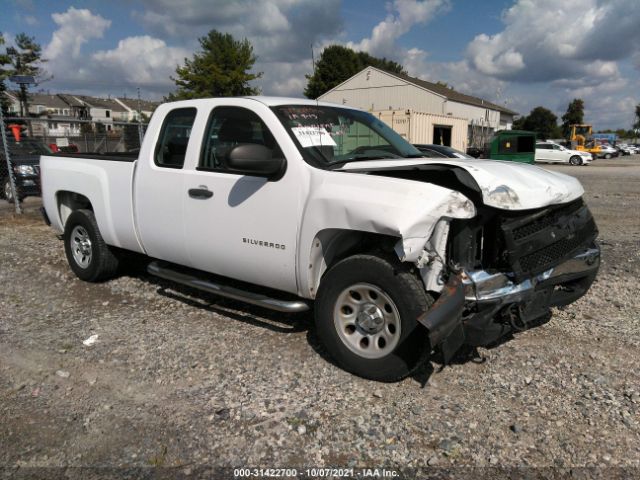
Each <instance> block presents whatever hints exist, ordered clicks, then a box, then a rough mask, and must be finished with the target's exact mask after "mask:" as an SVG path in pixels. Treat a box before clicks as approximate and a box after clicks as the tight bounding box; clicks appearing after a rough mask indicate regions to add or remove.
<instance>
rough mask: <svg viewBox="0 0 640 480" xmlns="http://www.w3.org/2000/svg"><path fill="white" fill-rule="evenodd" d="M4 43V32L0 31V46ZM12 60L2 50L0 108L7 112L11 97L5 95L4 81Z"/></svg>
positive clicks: (0, 56)
mask: <svg viewBox="0 0 640 480" xmlns="http://www.w3.org/2000/svg"><path fill="white" fill-rule="evenodd" d="M2 45H4V36H3V35H2V32H0V47H1V46H2ZM10 63H11V60H10V59H9V56H8V55H7V54H6V53H2V52H0V108H2V111H3V112H5V113H6V112H7V111H8V110H9V99H8V98H7V96H6V95H5V92H6V91H7V86H6V85H5V83H4V81H5V79H6V78H7V77H8V76H9V70H8V69H7V68H5V66H6V65H9V64H10Z"/></svg>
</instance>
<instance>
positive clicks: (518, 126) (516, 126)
mask: <svg viewBox="0 0 640 480" xmlns="http://www.w3.org/2000/svg"><path fill="white" fill-rule="evenodd" d="M526 120H527V116H526V115H522V116H520V117H518V118H516V119H515V120H514V121H513V125H512V127H511V128H512V129H513V130H524V122H525V121H526Z"/></svg>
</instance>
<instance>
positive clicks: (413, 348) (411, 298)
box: [315, 255, 433, 382]
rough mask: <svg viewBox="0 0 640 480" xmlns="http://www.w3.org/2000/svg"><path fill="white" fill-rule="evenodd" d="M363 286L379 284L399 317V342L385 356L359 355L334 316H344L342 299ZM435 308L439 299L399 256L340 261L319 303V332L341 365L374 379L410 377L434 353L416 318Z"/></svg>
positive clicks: (323, 287) (320, 293)
mask: <svg viewBox="0 0 640 480" xmlns="http://www.w3.org/2000/svg"><path fill="white" fill-rule="evenodd" d="M362 284H365V285H371V286H374V287H376V288H377V289H378V290H379V291H381V292H383V294H384V295H386V296H387V297H388V298H390V299H391V300H392V302H393V304H394V306H395V307H396V308H395V310H394V311H395V312H397V314H398V316H399V322H400V331H399V333H398V338H397V339H396V340H395V341H397V344H396V345H395V347H394V348H393V350H391V351H389V353H388V354H385V356H383V357H381V358H364V357H363V356H361V355H359V354H356V353H355V352H354V351H353V350H352V347H349V346H347V343H346V341H344V340H343V339H341V335H342V336H343V337H344V335H343V334H339V333H338V327H337V326H336V322H337V321H338V320H334V313H335V314H336V315H338V312H339V310H337V307H338V305H337V303H336V302H337V301H338V300H339V298H342V297H341V295H343V294H344V292H346V291H349V288H350V287H352V286H356V285H362ZM382 301H383V302H384V300H382ZM432 304H433V298H432V297H431V296H430V295H429V294H427V293H426V292H425V290H424V285H423V284H422V282H421V281H420V280H419V279H418V278H417V276H416V275H415V274H414V273H412V272H410V271H409V268H408V266H406V265H403V264H401V263H400V262H399V261H398V260H397V259H393V258H386V257H381V256H376V255H355V256H352V257H349V258H346V259H344V260H341V261H340V262H338V263H337V264H336V265H335V266H333V267H332V268H331V269H330V270H329V271H328V272H327V273H326V274H325V275H324V277H323V278H322V282H321V285H320V289H319V291H318V295H317V297H316V302H315V322H316V329H317V333H318V336H319V338H320V340H321V342H322V343H323V345H324V346H325V348H326V349H327V351H328V352H329V354H330V355H331V357H333V358H334V359H335V361H336V362H337V363H338V365H339V366H340V367H342V368H343V369H345V370H347V371H349V372H351V373H353V374H355V375H358V376H360V377H364V378H367V379H370V380H377V381H382V382H393V381H397V380H401V379H403V378H405V377H407V376H408V375H410V374H411V372H413V371H414V370H415V369H416V368H417V367H418V366H420V364H421V363H422V361H423V360H426V359H427V355H428V354H429V353H430V351H431V348H430V346H429V343H428V339H427V335H426V333H427V332H426V330H425V329H424V327H422V326H421V325H420V324H419V323H418V322H417V320H416V319H417V318H418V317H419V316H420V315H421V314H422V313H424V312H425V311H427V310H428V309H429V307H431V305H432ZM387 306H388V305H385V309H386V307H387ZM381 313H382V312H381ZM353 315H354V323H356V324H357V323H358V321H357V320H355V319H356V318H360V317H359V315H357V312H356V313H353ZM346 327H347V326H346V325H345V333H347V334H348V335H351V334H352V333H354V332H355V331H356V327H355V326H352V325H349V327H351V328H352V331H351V332H346V330H347V328H346ZM357 328H360V327H357ZM383 328H390V327H387V326H385V327H383ZM394 330H395V327H394ZM361 332H362V331H361V330H360V333H361ZM358 338H359V337H358ZM370 338H375V337H370ZM385 343H386V342H385ZM367 344H368V341H367ZM389 348H391V344H390V345H389Z"/></svg>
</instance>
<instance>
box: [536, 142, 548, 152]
mask: <svg viewBox="0 0 640 480" xmlns="http://www.w3.org/2000/svg"><path fill="white" fill-rule="evenodd" d="M536 148H537V149H538V150H551V145H546V144H544V143H539V144H538V145H536Z"/></svg>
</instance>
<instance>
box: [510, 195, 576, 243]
mask: <svg viewBox="0 0 640 480" xmlns="http://www.w3.org/2000/svg"><path fill="white" fill-rule="evenodd" d="M583 206H584V203H583V202H582V201H581V200H579V201H575V202H571V203H570V204H569V205H566V206H564V207H561V208H558V209H555V210H551V211H548V212H542V213H541V214H538V215H536V216H535V219H534V220H532V221H530V222H527V223H524V225H521V226H518V227H515V228H513V229H512V230H511V232H512V235H513V239H514V240H515V241H516V242H518V241H521V240H523V239H525V238H527V237H530V236H531V235H535V234H536V233H538V232H540V231H542V230H544V229H545V228H548V227H550V226H551V225H553V224H554V223H556V222H557V221H558V219H559V217H561V216H563V215H571V214H572V213H575V212H576V211H577V210H579V209H580V208H581V207H583ZM523 220H524V219H523Z"/></svg>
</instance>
